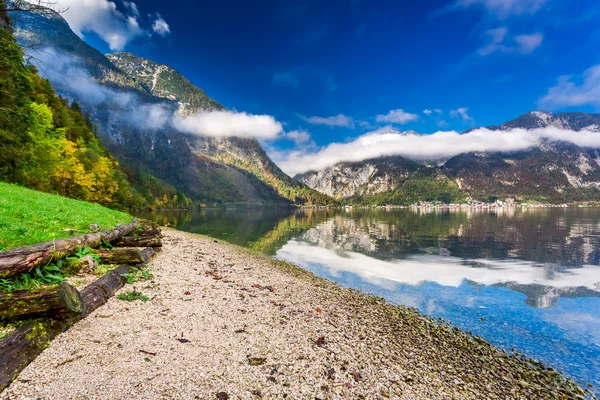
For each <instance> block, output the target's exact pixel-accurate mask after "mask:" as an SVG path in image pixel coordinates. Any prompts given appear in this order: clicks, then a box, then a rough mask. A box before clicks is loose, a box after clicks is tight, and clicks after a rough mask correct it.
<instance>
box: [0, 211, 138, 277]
mask: <svg viewBox="0 0 600 400" xmlns="http://www.w3.org/2000/svg"><path fill="white" fill-rule="evenodd" d="M137 227H138V222H137V220H134V221H133V222H132V223H130V224H127V225H121V226H118V227H116V228H115V229H112V230H106V231H103V232H96V233H88V234H86V235H83V236H77V237H72V238H67V239H59V240H56V241H50V242H45V243H39V244H35V245H33V246H25V247H19V248H16V249H12V250H6V251H2V252H0V279H2V278H7V277H10V276H15V275H19V274H22V273H24V272H29V271H31V270H33V269H34V268H36V267H39V266H40V265H45V264H48V263H49V262H51V261H53V260H58V259H61V258H63V257H66V256H69V255H72V254H74V253H76V252H77V250H78V249H79V248H83V247H91V248H97V247H100V245H101V244H102V243H103V242H112V241H114V240H116V239H118V238H120V237H122V236H125V235H127V234H129V233H131V232H133V231H134V230H135V229H137Z"/></svg>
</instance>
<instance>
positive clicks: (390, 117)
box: [375, 108, 419, 124]
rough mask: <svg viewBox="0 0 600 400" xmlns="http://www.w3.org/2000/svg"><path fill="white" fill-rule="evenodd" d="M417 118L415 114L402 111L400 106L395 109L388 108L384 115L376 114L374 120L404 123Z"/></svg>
mask: <svg viewBox="0 0 600 400" xmlns="http://www.w3.org/2000/svg"><path fill="white" fill-rule="evenodd" d="M418 119H419V116H418V115H417V114H411V113H408V112H406V111H404V110H403V109H401V108H398V109H397V110H390V112H389V113H387V114H386V115H378V116H377V117H375V121H377V122H384V123H391V124H406V123H409V122H413V121H416V120H418Z"/></svg>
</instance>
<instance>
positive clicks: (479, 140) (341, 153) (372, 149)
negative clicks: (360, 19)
mask: <svg viewBox="0 0 600 400" xmlns="http://www.w3.org/2000/svg"><path fill="white" fill-rule="evenodd" d="M544 140H548V141H560V142H570V143H573V144H575V145H577V146H581V147H591V148H600V133H598V132H588V131H580V132H573V131H567V130H561V129H558V128H554V127H547V128H540V129H534V130H529V131H528V130H525V129H513V130H510V131H491V130H489V129H485V128H481V129H475V130H473V131H470V132H469V133H465V134H460V133H458V132H456V131H449V132H442V131H440V132H436V133H433V134H431V135H421V136H418V135H406V136H404V135H401V134H399V132H397V131H394V130H392V129H391V127H386V128H382V129H379V130H376V131H373V132H370V133H367V134H364V135H362V136H359V137H358V138H356V139H355V140H354V141H352V142H348V143H331V144H329V145H327V146H324V147H322V148H320V149H316V150H314V151H308V152H306V151H299V150H291V151H287V152H275V153H273V154H271V155H272V157H273V161H275V162H276V163H277V164H278V165H279V167H280V168H281V169H282V170H283V171H285V172H286V173H287V174H289V175H291V176H294V175H296V174H298V173H303V172H307V171H310V170H321V169H324V168H327V167H331V166H333V165H335V164H337V163H339V162H342V161H349V162H353V161H363V160H367V159H371V158H377V157H381V156H394V155H399V156H403V157H406V158H410V159H413V160H437V159H443V158H449V157H453V156H456V155H458V154H461V153H468V152H513V151H519V150H526V149H528V148H532V147H534V146H539V145H540V144H541V143H542V142H543V141H544Z"/></svg>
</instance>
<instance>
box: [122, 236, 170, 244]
mask: <svg viewBox="0 0 600 400" xmlns="http://www.w3.org/2000/svg"><path fill="white" fill-rule="evenodd" d="M111 244H112V245H113V246H116V247H161V246H162V241H161V240H160V237H158V236H137V237H132V236H123V237H122V238H120V239H117V240H115V241H114V242H112V243H111Z"/></svg>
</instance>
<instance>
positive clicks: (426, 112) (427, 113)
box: [423, 108, 433, 115]
mask: <svg viewBox="0 0 600 400" xmlns="http://www.w3.org/2000/svg"><path fill="white" fill-rule="evenodd" d="M423 114H425V115H431V114H433V111H431V110H429V109H427V108H426V109H424V110H423Z"/></svg>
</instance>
